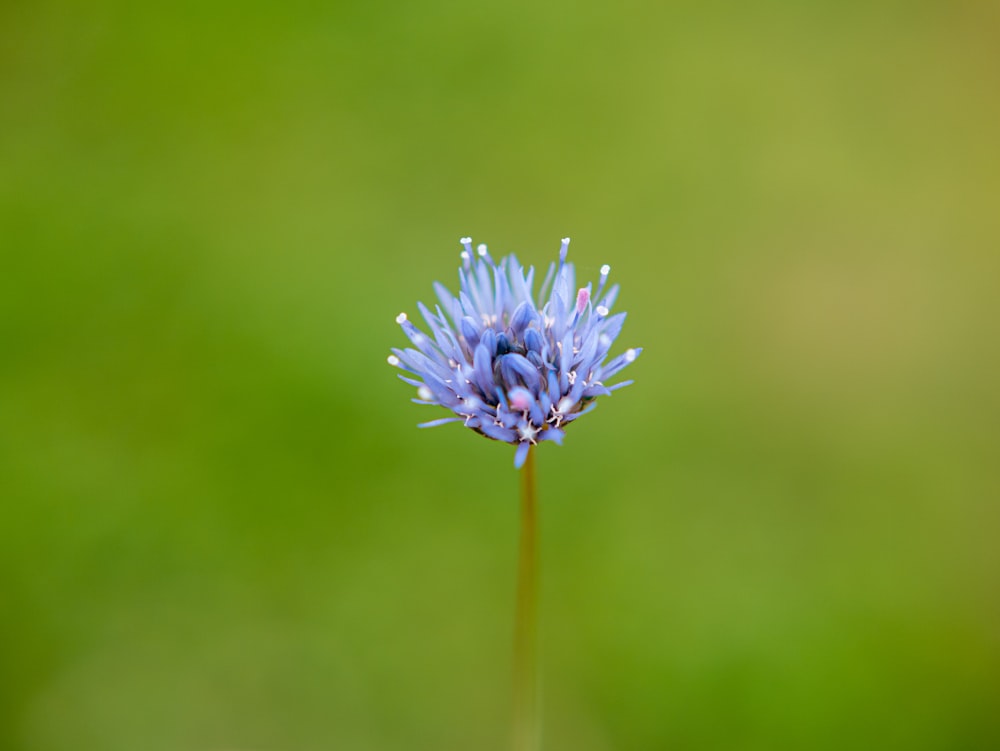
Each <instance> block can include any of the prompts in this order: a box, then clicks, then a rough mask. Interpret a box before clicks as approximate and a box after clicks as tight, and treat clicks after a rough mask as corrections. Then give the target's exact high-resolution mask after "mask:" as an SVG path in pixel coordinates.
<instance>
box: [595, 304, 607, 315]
mask: <svg viewBox="0 0 1000 751" xmlns="http://www.w3.org/2000/svg"><path fill="white" fill-rule="evenodd" d="M595 310H597V315H599V316H606V315H607V314H608V309H607V308H605V307H604V306H603V305H598V306H597V308H595Z"/></svg>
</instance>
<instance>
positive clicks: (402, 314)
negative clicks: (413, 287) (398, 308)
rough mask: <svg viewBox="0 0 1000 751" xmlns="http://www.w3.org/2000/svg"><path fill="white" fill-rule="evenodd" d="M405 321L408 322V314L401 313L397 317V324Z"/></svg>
mask: <svg viewBox="0 0 1000 751" xmlns="http://www.w3.org/2000/svg"><path fill="white" fill-rule="evenodd" d="M404 321H406V313H400V314H399V315H398V316H396V323H403V322H404Z"/></svg>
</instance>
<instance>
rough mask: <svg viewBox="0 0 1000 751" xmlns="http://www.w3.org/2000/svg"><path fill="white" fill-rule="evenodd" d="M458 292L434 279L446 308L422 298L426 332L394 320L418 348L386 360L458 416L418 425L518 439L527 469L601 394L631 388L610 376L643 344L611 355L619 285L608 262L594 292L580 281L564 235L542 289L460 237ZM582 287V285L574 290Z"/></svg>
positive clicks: (428, 399)
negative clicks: (532, 455) (533, 455)
mask: <svg viewBox="0 0 1000 751" xmlns="http://www.w3.org/2000/svg"><path fill="white" fill-rule="evenodd" d="M461 242H462V245H463V246H464V247H465V249H464V250H463V251H462V267H461V268H460V269H459V270H458V278H459V284H460V291H459V294H458V296H457V297H456V296H455V295H453V294H451V292H449V291H448V290H447V289H446V288H445V287H444V286H443V285H442V284H440V283H438V282H435V283H434V289H435V291H436V292H437V296H438V300H439V301H440V304H439V305H436V306H435V309H434V310H433V311H431V310H430V309H429V308H427V306H425V305H424V304H423V303H417V306H418V308H419V309H420V313H421V315H422V316H423V318H424V320H425V321H426V322H427V330H428V331H429V334H427V333H424V332H423V331H421V330H420V329H418V328H417V327H416V326H415V325H414V324H413V323H412V322H411V321H410V319H409V318H408V317H407V315H406V314H405V313H400V314H399V315H398V316H397V317H396V323H398V324H399V325H400V326H401V327H402V329H403V332H404V333H405V334H406V335H407V337H409V339H410V342H411V343H412V344H413V347H408V348H406V349H393V350H392V352H393V354H392V355H390V356H389V364H390V365H393V366H395V367H397V368H399V369H400V370H402V371H403V372H402V373H400V374H399V377H400V378H401V379H403V380H404V381H405V382H406V383H409V384H410V385H412V386H415V387H416V388H417V397H416V398H415V399H413V401H415V402H417V403H418V404H434V405H439V406H442V407H445V408H446V409H448V410H450V411H451V412H452V413H453V415H452V416H450V417H444V418H441V419H438V420H431V421H430V422H425V423H421V424H420V427H433V426H436V425H443V424H445V423H448V422H463V423H465V425H466V427H469V428H472V429H473V430H475V431H476V432H477V433H480V434H481V435H484V436H486V437H487V438H492V439H494V440H497V441H504V442H505V443H512V444H515V445H516V446H517V452H516V453H515V455H514V466H515V467H520V466H521V465H522V464H523V463H524V460H525V458H526V457H527V455H528V450H529V448H530V447H531V446H532V445H534V444H536V443H538V442H539V441H555V442H556V443H557V444H561V443H562V439H563V428H564V426H565V425H567V424H568V423H570V422H573V421H574V420H576V419H577V418H578V417H580V416H581V415H584V414H586V413H587V412H589V411H590V410H591V409H593V408H594V407H595V406H596V402H595V400H596V398H597V397H598V396H602V395H604V394H610V393H611V392H612V391H614V390H615V389H618V388H621V387H622V386H627V385H629V384H630V383H632V382H631V381H620V382H618V383H616V384H614V385H613V386H608V385H607V381H609V380H610V379H611V378H613V377H614V376H616V375H617V374H618V373H619V371H621V370H622V369H623V368H625V367H626V366H627V365H628V364H629V363H631V362H633V361H634V360H635V358H636V357H638V355H639V353H640V352H641V351H642V350H641V349H638V348H636V349H627V350H625V352H624V353H622V354H620V355H618V356H617V357H614V358H611V360H610V361H609V360H608V351H609V350H610V349H611V345H612V344H613V343H614V341H615V338H616V337H617V336H618V334H619V332H620V331H621V328H622V324H623V323H624V322H625V314H624V313H616V314H614V315H612V314H611V308H612V307H613V306H614V303H615V299H616V298H617V297H618V285H617V284H612V285H611V286H610V287H609V286H607V281H608V274H609V273H610V271H611V267H609V266H607V265H605V266H602V267H601V275H600V278H599V279H598V281H597V289H596V290H595V289H594V288H593V285H592V284H590V283H588V284H587V286H586V287H581V288H580V289H578V290H577V289H575V288H576V274H575V271H574V269H573V264H571V263H567V262H566V252H567V250H568V248H569V238H568V237H567V238H564V239H563V241H562V247H561V248H560V250H559V262H558V264H556V263H552V264H551V265H550V266H549V270H548V273H547V274H546V276H545V279H544V280H543V281H542V285H541V288H540V290H539V293H538V296H537V297H536V296H535V294H534V291H533V287H534V281H535V269H534V267H530V268H528V269H527V271H525V268H524V267H523V266H522V265H521V264H520V263H519V262H518V260H517V258H515V257H514V256H513V255H509V256H506V257H505V258H502V259H501V260H500V262H499V263H497V262H495V261H494V260H493V259H492V258H491V257H490V254H489V252H488V250H487V248H486V245H482V244H481V245H479V246H478V247H477V248H475V249H473V247H472V238H469V237H463V238H462V241H461ZM574 290H575V291H574Z"/></svg>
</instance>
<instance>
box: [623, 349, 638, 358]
mask: <svg viewBox="0 0 1000 751" xmlns="http://www.w3.org/2000/svg"><path fill="white" fill-rule="evenodd" d="M638 354H639V353H638V352H636V351H635V350H634V349H632V348H631V347H629V348H628V349H627V350H625V360H626V361H627V362H632V361H634V360H635V358H636V357H637V356H638Z"/></svg>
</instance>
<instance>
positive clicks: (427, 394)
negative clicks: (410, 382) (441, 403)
mask: <svg viewBox="0 0 1000 751" xmlns="http://www.w3.org/2000/svg"><path fill="white" fill-rule="evenodd" d="M417 396H418V397H419V398H420V399H423V400H424V401H425V402H429V401H430V400H431V399H433V398H434V394H433V393H431V390H430V389H429V388H427V386H420V387H419V388H418V389H417Z"/></svg>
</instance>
